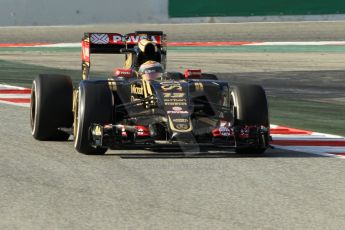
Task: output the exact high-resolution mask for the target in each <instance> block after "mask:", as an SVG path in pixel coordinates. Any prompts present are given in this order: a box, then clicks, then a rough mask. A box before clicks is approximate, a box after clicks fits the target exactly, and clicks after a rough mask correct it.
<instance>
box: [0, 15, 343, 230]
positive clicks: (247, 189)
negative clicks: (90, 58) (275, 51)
mask: <svg viewBox="0 0 345 230" xmlns="http://www.w3.org/2000/svg"><path fill="white" fill-rule="evenodd" d="M284 25H285V23H283V24H282V25H277V24H267V25H266V24H265V25H264V24H257V23H255V24H254V25H251V24H238V25H229V28H232V27H236V28H237V27H238V28H240V29H238V33H239V34H240V32H241V31H242V35H245V34H246V32H245V31H247V30H248V28H252V29H255V28H257V33H254V32H247V34H249V33H250V35H248V37H244V38H243V37H234V39H235V40H240V39H241V40H247V39H246V38H248V40H249V39H250V40H253V41H254V40H260V39H265V38H269V37H271V38H272V40H279V41H281V40H293V38H294V39H295V40H306V39H307V38H308V39H309V40H343V38H344V36H343V33H344V32H345V30H344V28H345V27H344V25H345V24H343V23H339V22H338V23H334V24H333V23H310V25H309V26H308V25H307V23H301V24H298V23H297V24H295V25H293V24H292V25H290V24H288V25H289V26H290V27H287V28H300V27H302V28H303V27H304V28H303V29H302V28H300V29H299V32H300V33H295V31H294V30H292V29H291V30H288V29H286V28H285V29H283V27H281V26H284ZM248 26H249V27H248ZM112 27H114V28H116V26H109V27H108V28H112ZM170 27H173V26H170ZM170 27H169V26H167V29H169V28H170ZM219 27H220V28H219ZM276 27H277V28H279V30H278V29H275V28H276ZM121 28H122V27H121ZM129 28H130V27H129ZM185 28H186V27H185V26H176V29H175V30H174V31H176V32H181V31H185V33H188V34H187V35H183V36H182V37H181V38H179V39H180V40H210V39H209V35H205V30H201V29H200V27H199V26H189V27H188V29H185ZM207 28H209V29H210V30H208V32H209V33H211V34H212V33H213V31H219V32H220V31H222V34H225V35H229V36H230V35H231V31H228V30H224V25H212V26H208V27H207ZM341 28H342V29H341ZM103 29H105V28H103ZM103 29H102V30H103ZM123 29H128V28H125V27H123ZM193 29H194V30H193ZM211 29H213V30H211ZM8 30H10V32H11V33H9V32H8ZM44 30H46V32H45V35H44V36H41V39H39V40H38V38H39V37H36V36H37V35H36V34H35V32H34V31H32V32H29V31H30V30H28V29H27V28H25V29H23V30H18V31H17V32H16V30H15V29H12V28H7V29H3V28H2V29H0V31H2V35H3V34H5V35H4V37H6V36H11V37H13V39H14V40H11V42H15V40H16V41H18V42H30V41H42V42H43V41H48V38H47V37H49V39H53V37H54V36H55V40H54V41H56V42H57V41H60V39H61V40H62V39H65V38H68V39H70V40H69V41H75V39H78V40H79V38H80V35H78V38H74V35H73V34H74V32H75V31H74V30H75V28H74V29H68V28H67V29H66V28H60V29H59V30H60V31H59V33H57V34H54V33H53V32H52V31H49V30H50V29H49V28H48V27H46V28H43V29H41V32H42V33H44ZM92 30H94V29H92ZM128 30H130V29H128ZM128 30H126V32H127V31H128ZM4 31H5V32H4ZM6 31H7V32H6ZM23 31H26V32H25V35H26V36H23V33H24V32H23ZM47 31H48V32H47ZM83 31H84V30H83ZM115 31H118V29H115ZM302 31H306V32H305V34H304V33H302ZM120 32H121V31H120ZM326 32H327V33H326ZM280 33H283V35H281V34H280ZM255 34H256V35H255ZM41 35H42V34H41ZM225 35H223V37H219V38H217V36H216V37H215V39H212V40H217V39H219V40H222V39H225V38H226V37H227V36H225ZM307 35H309V36H307ZM176 36H177V35H176ZM219 36H221V35H219ZM234 36H235V35H234ZM236 36H237V35H236ZM238 36H239V35H238ZM265 36H268V37H265ZM327 38H329V39H327ZM1 39H4V38H1ZM176 40H178V39H176ZM227 40H230V39H227ZM266 40H269V39H266ZM6 41H7V42H8V40H6ZM1 42H5V40H1ZM64 42H66V41H65V40H64ZM0 119H1V128H0V136H1V139H0V147H1V148H0V159H1V160H0V164H1V165H0V197H1V199H0V217H1V218H0V229H342V228H343V226H345V214H344V213H345V212H344V207H345V197H344V192H345V181H344V176H343V175H344V173H345V172H344V171H345V167H344V164H345V161H343V160H341V159H336V158H327V157H320V156H317V155H312V154H305V153H299V152H289V151H281V150H277V149H272V150H269V151H267V153H265V155H263V156H243V155H242V156H241V155H236V154H233V153H229V154H201V155H187V156H185V155H183V154H177V153H169V152H166V153H160V154H152V153H150V152H146V151H145V150H140V151H136V152H126V151H111V152H109V154H107V155H105V156H85V155H82V154H78V153H76V152H75V150H74V148H73V143H72V142H71V141H70V142H67V143H66V142H38V141H35V140H34V139H33V138H32V137H31V135H30V127H29V111H28V109H27V108H20V107H14V106H10V105H4V104H0Z"/></svg>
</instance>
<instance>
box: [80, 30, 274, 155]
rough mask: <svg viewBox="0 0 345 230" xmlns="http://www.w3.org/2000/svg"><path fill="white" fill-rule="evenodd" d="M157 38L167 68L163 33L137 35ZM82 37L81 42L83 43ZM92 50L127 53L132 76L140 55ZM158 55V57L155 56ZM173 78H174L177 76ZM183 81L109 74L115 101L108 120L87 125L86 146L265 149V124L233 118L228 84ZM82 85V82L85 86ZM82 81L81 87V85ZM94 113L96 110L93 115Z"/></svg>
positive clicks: (128, 48) (166, 76)
mask: <svg viewBox="0 0 345 230" xmlns="http://www.w3.org/2000/svg"><path fill="white" fill-rule="evenodd" d="M136 34H145V35H146V36H147V37H148V38H149V37H150V36H161V38H162V42H161V43H160V45H158V53H157V54H155V55H156V58H157V57H158V58H157V60H160V61H161V63H162V64H163V65H164V66H165V60H166V44H165V35H163V33H161V32H148V31H146V32H137V33H136ZM89 36H90V35H89V34H86V36H85V38H84V41H87V39H88V38H89ZM89 48H90V51H91V52H92V51H93V52H98V53H100V52H102V53H114V52H115V53H117V52H119V53H125V54H126V62H128V59H130V63H126V65H125V66H126V67H130V68H131V69H132V70H133V71H134V73H135V71H136V70H137V68H138V66H139V64H140V63H138V62H139V61H140V60H141V57H142V56H143V55H145V54H143V53H142V52H141V51H140V50H139V49H138V47H137V46H136V45H133V46H128V45H126V43H124V45H123V46H120V47H116V50H115V51H114V50H112V49H114V48H113V47H111V46H110V45H107V46H102V45H98V46H95V45H94V46H92V45H90V47H89ZM157 55H158V56H157ZM89 67H90V63H89V60H87V59H86V60H83V79H84V80H83V81H85V82H86V81H87V82H92V81H93V80H90V79H88V76H87V74H88V70H89ZM176 76H177V77H176ZM203 76H204V75H200V76H199V77H197V78H194V79H190V78H184V75H183V74H181V73H173V74H172V73H165V74H164V76H163V78H162V79H159V80H157V81H144V80H142V79H141V78H140V77H138V76H137V75H136V74H133V76H131V77H128V76H121V75H119V76H113V77H111V78H109V79H108V80H106V81H102V80H95V81H94V82H96V81H97V82H98V83H102V82H103V83H104V84H107V85H108V86H109V90H110V91H111V93H112V97H113V99H112V100H113V105H112V106H113V109H112V122H110V123H107V124H102V123H92V124H91V125H90V135H89V141H90V144H91V145H92V146H93V147H95V148H100V147H104V148H112V149H115V148H122V147H130V148H140V147H147V148H154V147H171V146H193V145H198V146H205V147H211V148H218V147H224V148H236V149H240V148H241V147H244V148H246V149H248V148H251V147H252V148H253V149H266V148H267V147H268V145H269V127H268V125H267V124H255V125H253V124H245V123H243V122H241V120H239V119H237V117H236V114H237V113H236V106H234V101H233V96H232V89H231V86H230V85H229V83H228V82H227V81H220V80H214V79H204V77H203ZM83 81H82V82H83ZM82 82H81V84H82ZM95 112H97V111H95Z"/></svg>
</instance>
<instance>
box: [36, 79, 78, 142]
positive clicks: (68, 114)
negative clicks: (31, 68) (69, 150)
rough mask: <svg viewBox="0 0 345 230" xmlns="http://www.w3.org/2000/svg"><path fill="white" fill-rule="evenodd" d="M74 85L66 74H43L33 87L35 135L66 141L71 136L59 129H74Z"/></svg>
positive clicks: (46, 138) (48, 139)
mask: <svg viewBox="0 0 345 230" xmlns="http://www.w3.org/2000/svg"><path fill="white" fill-rule="evenodd" d="M72 94H73V86H72V81H71V78H70V77H68V76H64V75H52V74H49V75H48V74H41V75H39V76H38V77H37V78H36V79H35V80H34V81H33V84H32V91H31V104H30V121H31V134H32V135H33V137H34V138H35V139H37V140H41V141H66V140H68V138H69V136H70V135H69V134H68V133H65V132H62V131H60V130H59V128H71V127H72V124H73V113H72Z"/></svg>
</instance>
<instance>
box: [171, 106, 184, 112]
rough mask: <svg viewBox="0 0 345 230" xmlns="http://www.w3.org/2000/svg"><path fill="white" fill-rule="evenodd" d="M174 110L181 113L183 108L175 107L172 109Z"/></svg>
mask: <svg viewBox="0 0 345 230" xmlns="http://www.w3.org/2000/svg"><path fill="white" fill-rule="evenodd" d="M172 110H174V111H181V110H182V108H181V107H179V106H175V107H172Z"/></svg>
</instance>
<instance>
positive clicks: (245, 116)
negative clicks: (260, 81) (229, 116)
mask: <svg viewBox="0 0 345 230" xmlns="http://www.w3.org/2000/svg"><path fill="white" fill-rule="evenodd" d="M232 98H233V103H234V107H235V111H234V112H235V113H236V114H235V118H236V121H235V122H237V123H238V124H241V125H248V126H265V127H267V128H268V129H269V116H268V103H267V98H266V93H265V91H264V89H263V88H262V87H261V86H259V85H241V86H236V87H234V90H233V92H232ZM259 138H260V140H259V143H258V146H250V147H241V148H237V149H236V152H237V153H248V154H253V153H254V154H262V153H263V152H264V151H265V150H266V148H267V146H268V141H269V137H268V134H267V135H264V136H262V137H259Z"/></svg>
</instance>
